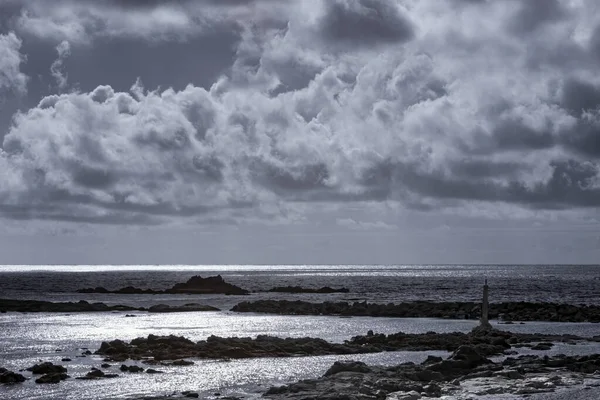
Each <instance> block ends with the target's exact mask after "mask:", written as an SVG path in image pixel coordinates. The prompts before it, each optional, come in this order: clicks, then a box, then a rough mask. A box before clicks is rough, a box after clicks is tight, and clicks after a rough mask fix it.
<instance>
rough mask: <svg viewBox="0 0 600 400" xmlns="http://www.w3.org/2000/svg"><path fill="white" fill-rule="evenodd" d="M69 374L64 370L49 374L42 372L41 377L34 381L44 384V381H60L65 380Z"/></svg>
mask: <svg viewBox="0 0 600 400" xmlns="http://www.w3.org/2000/svg"><path fill="white" fill-rule="evenodd" d="M68 378H70V377H69V375H67V374H66V373H65V372H53V373H49V374H44V375H42V376H41V377H39V378H37V379H36V380H35V383H40V384H45V383H59V382H61V381H64V380H67V379H68Z"/></svg>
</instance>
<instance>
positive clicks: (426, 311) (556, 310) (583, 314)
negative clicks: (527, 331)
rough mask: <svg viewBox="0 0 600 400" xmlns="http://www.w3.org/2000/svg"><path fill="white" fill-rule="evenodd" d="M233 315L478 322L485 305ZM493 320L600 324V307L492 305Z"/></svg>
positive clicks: (267, 304)
mask: <svg viewBox="0 0 600 400" xmlns="http://www.w3.org/2000/svg"><path fill="white" fill-rule="evenodd" d="M231 311H235V312H255V313H268V314H280V315H343V316H371V317H399V318H447V319H476V318H479V316H480V314H481V304H480V303H474V302H429V301H415V302H407V303H396V304H394V303H389V304H378V303H367V302H366V301H364V302H352V303H351V302H323V303H311V302H306V301H289V300H258V301H254V302H241V303H239V304H237V305H236V306H234V307H233V308H232V309H231ZM489 318H490V319H502V320H505V321H513V320H514V321H551V322H600V306H596V305H580V306H576V305H571V304H558V303H529V302H504V303H497V304H490V306H489Z"/></svg>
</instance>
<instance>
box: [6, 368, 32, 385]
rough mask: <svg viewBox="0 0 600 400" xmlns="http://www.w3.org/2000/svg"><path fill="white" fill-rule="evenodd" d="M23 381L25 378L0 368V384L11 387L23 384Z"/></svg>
mask: <svg viewBox="0 0 600 400" xmlns="http://www.w3.org/2000/svg"><path fill="white" fill-rule="evenodd" d="M25 380H26V378H25V377H24V376H23V375H21V374H19V373H16V372H13V371H9V370H7V369H6V368H2V367H0V384H2V385H12V384H15V383H22V382H25Z"/></svg>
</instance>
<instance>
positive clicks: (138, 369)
mask: <svg viewBox="0 0 600 400" xmlns="http://www.w3.org/2000/svg"><path fill="white" fill-rule="evenodd" d="M119 369H120V370H121V371H123V372H131V373H134V374H135V373H138V372H144V368H142V367H138V366H137V365H129V366H128V365H125V364H123V365H121V367H120V368H119Z"/></svg>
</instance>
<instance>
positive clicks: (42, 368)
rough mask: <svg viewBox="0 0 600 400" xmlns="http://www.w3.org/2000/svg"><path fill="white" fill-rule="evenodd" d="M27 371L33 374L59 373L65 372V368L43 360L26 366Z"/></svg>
mask: <svg viewBox="0 0 600 400" xmlns="http://www.w3.org/2000/svg"><path fill="white" fill-rule="evenodd" d="M27 371H31V373H32V374H34V375H42V374H60V373H63V372H67V369H66V368H65V367H63V366H62V365H55V364H52V363H51V362H44V363H41V364H35V365H34V366H33V367H29V368H27Z"/></svg>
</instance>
